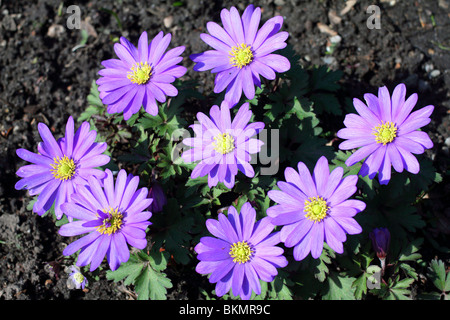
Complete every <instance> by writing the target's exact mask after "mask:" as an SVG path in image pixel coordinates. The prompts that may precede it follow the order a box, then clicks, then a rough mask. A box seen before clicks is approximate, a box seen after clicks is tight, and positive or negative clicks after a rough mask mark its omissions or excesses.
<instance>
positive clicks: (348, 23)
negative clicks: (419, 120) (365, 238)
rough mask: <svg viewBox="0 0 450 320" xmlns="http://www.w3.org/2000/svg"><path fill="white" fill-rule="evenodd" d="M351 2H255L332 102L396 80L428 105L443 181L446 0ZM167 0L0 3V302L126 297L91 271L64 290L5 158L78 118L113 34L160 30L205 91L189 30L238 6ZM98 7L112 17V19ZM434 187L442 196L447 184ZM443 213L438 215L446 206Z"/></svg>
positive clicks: (182, 286) (449, 8)
mask: <svg viewBox="0 0 450 320" xmlns="http://www.w3.org/2000/svg"><path fill="white" fill-rule="evenodd" d="M250 2H253V1H250ZM351 2H352V1H347V2H345V1H341V0H336V1H330V0H321V1H317V0H308V1H306V0H300V1H295V0H275V1H273V0H265V1H257V2H256V1H255V3H256V5H258V6H260V7H262V9H263V15H262V16H263V20H264V21H265V20H267V19H268V18H270V17H272V16H274V15H282V16H284V18H285V20H284V21H285V22H284V25H283V30H286V31H288V32H289V33H290V37H289V40H288V43H289V44H291V45H292V46H293V48H294V50H295V51H296V53H297V54H298V55H299V56H300V57H301V59H300V63H301V64H302V65H304V66H306V67H308V66H312V65H323V64H329V66H330V68H332V69H340V70H342V71H343V72H344V77H343V79H342V82H341V85H342V89H343V90H342V92H341V93H342V97H341V98H342V101H346V99H345V98H352V97H359V98H361V97H362V95H363V94H364V93H365V92H373V93H375V92H377V88H378V87H379V86H383V85H387V86H388V88H389V90H390V91H392V89H393V88H394V87H395V85H396V84H398V83H400V82H404V83H406V85H407V88H408V95H410V94H411V93H413V92H417V93H418V94H419V102H418V106H419V107H423V106H426V105H428V104H433V105H434V106H435V111H434V113H433V115H432V122H431V124H430V125H429V126H428V127H427V129H426V130H427V131H428V132H429V133H430V136H431V138H432V140H433V142H434V148H433V149H432V150H429V151H428V156H430V157H431V159H432V160H433V162H434V166H435V168H436V169H437V170H438V172H441V173H444V174H445V172H446V170H447V168H448V156H449V147H450V138H449V131H450V117H449V116H450V111H449V110H450V91H449V89H450V71H449V64H450V33H449V32H448V30H449V29H450V1H449V0H439V1H426V0H402V1H400V0H382V1H376V0H370V1H358V2H357V3H356V4H355V5H354V6H353V7H351V8H347V9H348V10H347V9H345V5H346V3H347V4H349V3H351ZM173 3H175V1H143V0H123V1H120V2H118V1H104V0H99V1H73V3H72V2H68V1H61V0H54V1H50V0H48V1H15V0H0V53H1V54H0V70H1V71H0V134H1V136H0V177H1V178H0V300H2V299H4V300H39V299H47V300H50V299H104V300H107V299H134V296H133V293H132V292H130V291H129V289H128V288H126V287H124V286H123V285H120V284H117V283H114V282H112V281H107V280H106V279H104V277H105V276H104V273H102V272H100V274H99V277H100V280H102V279H104V281H96V282H95V283H92V285H90V286H89V287H88V289H87V290H85V291H84V292H83V291H81V290H69V289H68V288H67V287H66V279H67V274H66V273H65V272H64V270H62V269H61V268H62V267H60V265H59V264H58V262H60V261H61V259H62V249H63V247H64V245H65V244H67V239H64V238H62V237H60V236H59V235H58V234H57V230H58V227H56V226H55V224H54V222H53V221H52V219H51V218H50V217H44V218H41V217H39V216H38V215H36V214H35V213H32V212H31V211H30V210H27V208H26V207H27V204H28V202H29V201H30V197H29V196H28V195H27V193H26V192H25V191H16V190H15V189H14V184H15V183H16V181H17V180H18V177H17V176H16V175H15V172H16V171H17V169H18V168H19V167H20V166H22V165H24V164H25V162H23V161H22V160H21V159H19V158H18V157H17V156H16V153H15V152H16V149H17V148H25V149H28V150H32V151H34V152H35V151H36V146H37V143H38V142H39V141H40V137H39V134H38V131H37V124H38V123H39V122H44V123H46V124H47V125H48V126H49V127H50V128H51V130H52V131H53V132H54V134H55V135H56V136H60V135H62V134H63V132H64V131H63V130H64V127H65V123H66V121H67V118H68V117H69V115H72V116H74V118H77V117H78V116H79V115H80V113H81V112H82V111H83V110H84V109H85V107H86V97H87V95H88V93H89V88H90V85H91V82H92V80H94V79H97V78H98V75H97V72H98V70H100V69H101V64H100V63H101V61H102V60H105V59H109V58H112V57H114V51H113V42H112V39H113V38H115V37H118V36H125V37H127V38H128V39H129V40H130V41H131V42H133V43H134V44H136V43H137V39H138V37H139V35H140V34H141V32H142V31H144V30H146V31H147V32H148V33H149V37H150V38H152V37H154V36H155V35H156V34H157V33H158V32H159V31H160V30H163V31H164V32H171V33H172V36H173V38H172V43H171V46H172V47H175V46H179V45H184V46H186V51H185V52H184V54H183V55H184V57H185V59H184V61H183V64H184V65H185V66H186V67H188V69H189V71H188V73H187V75H186V76H185V78H186V79H187V78H194V79H201V80H204V83H205V90H211V84H212V81H213V77H212V75H210V74H209V73H208V72H203V73H196V72H194V71H193V70H192V66H193V63H192V61H190V60H189V59H188V56H189V55H190V54H191V53H197V52H201V51H202V50H205V49H206V48H207V46H206V45H205V44H204V43H203V41H201V39H200V38H199V34H200V33H201V32H206V23H207V22H208V21H210V20H213V21H216V22H219V23H220V16H219V14H220V10H221V9H222V8H223V7H227V8H229V7H230V6H232V5H236V6H237V7H238V9H239V10H240V12H242V11H243V9H244V8H245V6H246V5H247V4H246V3H245V4H237V2H236V1H223V2H222V1H215V2H214V1H205V0H202V1H195V0H184V1H181V3H182V5H181V6H174V5H173ZM71 4H75V5H78V6H79V7H80V9H81V19H82V20H83V24H82V27H83V28H85V29H86V30H87V31H88V33H89V38H88V40H87V42H86V44H85V45H84V46H81V47H77V46H78V45H79V44H80V43H81V41H82V34H81V31H80V30H77V29H69V28H67V27H66V21H67V19H68V18H69V16H70V13H66V10H67V7H68V6H69V5H71ZM371 4H376V5H378V6H379V8H380V9H381V12H380V15H381V16H380V17H381V21H380V24H381V28H380V29H369V28H368V27H367V24H366V21H367V19H368V18H369V17H370V15H371V14H370V13H366V8H367V6H368V5H371ZM109 10H110V11H113V12H115V13H117V17H118V20H117V19H116V18H115V16H114V15H112V14H111V13H110V11H109ZM342 10H344V11H345V10H347V12H342ZM119 21H120V23H119ZM323 26H328V28H329V29H326V28H324V27H323ZM335 34H337V35H339V36H340V37H341V41H340V42H339V44H338V45H337V46H336V47H335V48H334V49H333V50H332V52H331V53H330V52H328V53H329V54H327V43H329V39H330V37H331V36H333V35H335ZM202 82H203V81H202ZM438 190H439V192H442V195H444V194H447V195H448V194H449V186H448V181H447V180H445V181H444V183H441V185H440V186H439V188H438ZM443 198H444V197H440V198H439V197H438V198H437V201H441V200H440V199H443ZM442 206H443V205H442ZM443 207H445V206H443ZM444 216H446V219H449V216H450V213H449V212H448V208H447V212H445V213H444ZM444 231H445V232H446V233H448V232H449V230H448V228H447V230H444ZM195 281H201V278H200V277H198V278H195V279H178V278H177V277H175V278H173V279H172V282H173V284H174V287H173V289H171V291H170V294H169V298H170V299H196V298H198V297H199V294H198V291H196V290H194V289H193V288H195V287H197V284H196V283H195ZM191 289H192V291H191Z"/></svg>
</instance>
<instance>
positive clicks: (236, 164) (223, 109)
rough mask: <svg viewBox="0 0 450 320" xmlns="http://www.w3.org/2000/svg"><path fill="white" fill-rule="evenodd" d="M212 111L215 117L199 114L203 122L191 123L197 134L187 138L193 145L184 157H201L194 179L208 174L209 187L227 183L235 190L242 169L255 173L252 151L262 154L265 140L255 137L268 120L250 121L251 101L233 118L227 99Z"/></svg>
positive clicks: (192, 176)
mask: <svg viewBox="0 0 450 320" xmlns="http://www.w3.org/2000/svg"><path fill="white" fill-rule="evenodd" d="M209 113H210V116H211V118H209V117H208V116H207V115H205V114H204V113H202V112H199V113H197V119H198V121H199V123H196V124H193V125H191V128H192V129H193V130H194V133H195V134H196V136H195V137H194V138H186V139H184V140H183V143H184V144H185V145H187V146H191V147H193V148H191V149H189V150H187V151H185V152H183V154H182V155H181V157H182V159H183V160H184V161H185V162H188V163H189V162H195V161H198V160H200V162H199V163H198V164H197V166H196V167H195V168H194V170H193V171H192V173H191V178H192V179H195V178H197V177H199V176H205V175H208V185H209V187H213V186H215V185H217V183H218V182H223V183H224V184H225V186H226V187H227V188H230V189H231V188H232V187H233V186H234V183H235V176H236V175H237V173H238V170H240V171H242V172H243V173H244V174H245V175H246V176H247V177H253V176H254V175H255V172H254V170H253V167H252V166H251V164H250V163H249V161H250V160H251V154H254V153H258V152H259V151H260V150H261V146H262V145H263V144H264V143H263V142H262V141H261V140H258V139H253V138H251V137H253V136H254V135H256V134H257V133H258V132H259V131H260V130H262V129H263V128H264V123H263V122H254V123H251V124H248V122H249V120H250V118H251V117H252V112H251V111H250V109H249V104H248V103H244V104H243V105H242V106H241V107H240V108H239V110H238V112H237V114H236V116H235V117H234V119H233V121H231V115H230V108H229V106H228V102H227V101H226V100H224V101H223V102H222V103H221V105H220V108H219V107H218V106H216V105H214V106H213V107H212V108H211V109H210V112H209Z"/></svg>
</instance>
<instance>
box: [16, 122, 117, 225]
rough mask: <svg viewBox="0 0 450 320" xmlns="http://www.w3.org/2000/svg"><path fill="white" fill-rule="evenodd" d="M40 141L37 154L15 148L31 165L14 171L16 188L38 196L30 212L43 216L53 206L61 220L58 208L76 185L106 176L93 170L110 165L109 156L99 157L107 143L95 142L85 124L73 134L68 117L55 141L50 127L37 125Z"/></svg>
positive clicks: (94, 137)
mask: <svg viewBox="0 0 450 320" xmlns="http://www.w3.org/2000/svg"><path fill="white" fill-rule="evenodd" d="M38 131H39V134H40V136H41V138H42V142H40V143H39V144H38V148H37V149H38V153H32V152H30V151H28V150H26V149H17V151H16V153H17V155H18V156H19V157H20V158H22V159H23V160H25V161H28V162H31V163H32V164H30V165H25V166H23V167H21V168H20V169H19V170H17V172H16V174H17V175H18V176H19V177H21V178H22V179H21V180H19V181H18V182H17V183H16V185H15V188H16V189H17V190H21V189H27V190H28V192H29V194H30V195H32V196H34V195H38V198H37V201H36V202H35V203H34V205H33V211H34V212H36V213H37V214H39V215H43V214H44V213H45V212H47V211H48V210H50V208H51V207H52V205H53V204H54V205H55V215H56V217H57V218H58V219H61V217H62V216H63V212H62V211H61V205H62V204H63V203H64V202H66V201H69V200H70V195H71V194H72V193H74V191H75V189H76V188H77V186H78V185H81V184H87V178H88V177H89V176H96V177H98V178H100V179H102V178H103V177H104V175H105V173H104V172H103V171H102V170H99V169H96V168H97V167H100V166H102V165H105V164H107V163H108V162H109V160H110V157H109V156H108V155H104V154H102V153H103V152H104V151H105V150H106V147H107V145H106V143H105V142H103V143H96V142H94V141H95V139H96V137H97V132H96V131H95V130H90V125H89V123H88V122H83V123H82V124H81V126H80V127H79V128H78V130H77V131H76V132H74V121H73V118H72V117H69V119H68V121H67V125H66V132H65V136H64V137H63V138H61V139H59V140H58V141H56V140H55V138H54V137H53V135H52V133H51V132H50V130H49V128H48V127H47V126H46V125H45V124H43V123H39V124H38Z"/></svg>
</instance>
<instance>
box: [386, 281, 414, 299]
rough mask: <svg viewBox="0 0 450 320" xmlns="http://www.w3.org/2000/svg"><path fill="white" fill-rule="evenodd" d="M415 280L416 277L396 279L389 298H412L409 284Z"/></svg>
mask: <svg viewBox="0 0 450 320" xmlns="http://www.w3.org/2000/svg"><path fill="white" fill-rule="evenodd" d="M413 282H414V279H410V278H405V279H403V280H401V281H396V282H395V284H394V285H393V286H392V287H391V288H390V290H389V293H390V294H389V295H388V296H387V297H386V298H387V300H411V298H410V297H409V295H410V294H411V291H410V290H408V288H409V286H410V285H411V284H412V283H413Z"/></svg>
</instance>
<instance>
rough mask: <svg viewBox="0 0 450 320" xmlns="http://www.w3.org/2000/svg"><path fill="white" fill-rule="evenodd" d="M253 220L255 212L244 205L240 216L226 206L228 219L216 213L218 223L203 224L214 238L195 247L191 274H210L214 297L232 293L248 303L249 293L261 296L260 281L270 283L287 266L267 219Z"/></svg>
mask: <svg viewBox="0 0 450 320" xmlns="http://www.w3.org/2000/svg"><path fill="white" fill-rule="evenodd" d="M255 219H256V211H255V209H254V208H252V206H251V205H250V203H248V202H246V203H244V204H243V205H242V208H241V211H240V214H238V212H237V210H236V209H235V208H234V207H232V206H230V207H229V208H228V217H226V216H225V215H224V214H223V213H220V214H219V218H218V220H215V219H208V220H207V221H206V227H207V228H208V230H209V232H210V233H211V234H212V235H213V236H214V237H203V238H201V239H200V242H199V243H198V244H197V245H196V246H195V248H194V249H195V251H196V252H197V254H198V255H197V258H198V259H199V260H200V262H199V263H198V264H197V266H196V268H195V270H196V271H197V272H198V273H200V274H211V276H210V277H209V282H210V283H216V295H217V296H218V297H221V296H223V295H224V294H225V293H227V292H228V291H229V290H230V289H232V293H233V295H235V296H240V297H241V299H243V300H248V299H249V298H250V297H251V294H252V291H253V292H255V293H256V294H260V293H261V285H260V280H262V281H265V282H271V281H273V279H274V277H275V276H276V275H277V274H278V271H277V268H283V267H285V266H286V265H287V263H288V262H287V260H286V258H285V257H284V256H283V249H282V248H280V247H277V246H276V245H277V244H278V243H279V242H280V237H279V232H272V231H273V229H274V225H273V224H272V223H270V218H268V217H265V218H262V219H261V220H259V221H257V222H256V221H255ZM255 222H256V223H255Z"/></svg>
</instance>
